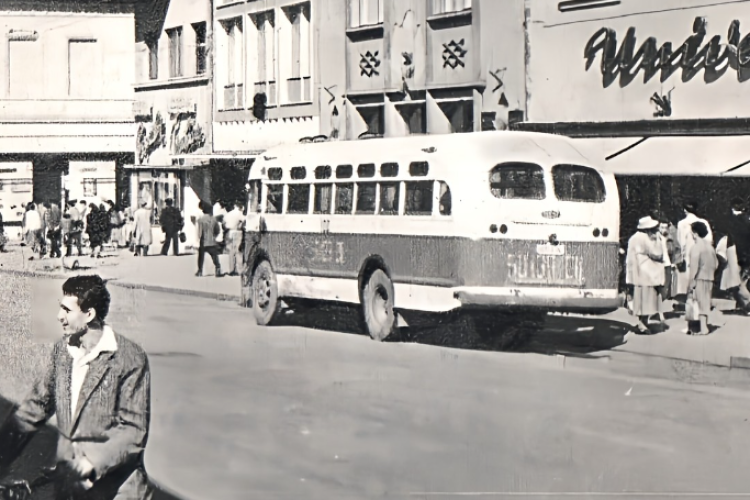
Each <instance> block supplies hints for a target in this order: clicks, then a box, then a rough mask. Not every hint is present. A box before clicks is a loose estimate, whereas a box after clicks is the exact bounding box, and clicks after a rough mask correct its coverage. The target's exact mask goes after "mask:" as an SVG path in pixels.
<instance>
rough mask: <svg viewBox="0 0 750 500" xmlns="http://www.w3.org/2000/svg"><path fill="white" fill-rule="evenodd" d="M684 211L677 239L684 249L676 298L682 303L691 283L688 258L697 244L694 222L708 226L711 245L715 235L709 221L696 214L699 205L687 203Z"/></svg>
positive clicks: (678, 226)
mask: <svg viewBox="0 0 750 500" xmlns="http://www.w3.org/2000/svg"><path fill="white" fill-rule="evenodd" d="M682 210H683V213H684V214H685V217H684V218H683V219H682V220H681V221H680V222H678V223H677V238H678V242H679V244H680V248H681V249H682V264H681V266H679V267H678V268H677V270H678V273H679V274H678V278H677V294H676V297H679V299H680V301H681V302H683V303H684V302H685V299H686V296H687V289H688V282H689V281H690V271H689V267H690V263H689V262H688V260H689V259H688V257H689V255H690V250H691V249H692V248H693V245H694V244H695V240H694V238H693V230H692V224H693V222H702V223H703V225H704V226H706V230H707V231H708V233H707V234H706V237H705V240H706V241H707V242H708V244H709V245H713V233H712V232H711V226H710V225H709V223H708V221H706V220H705V219H702V218H700V217H698V216H697V215H696V212H697V211H698V204H697V203H696V202H692V201H691V202H688V203H686V204H685V205H684V206H683V208H682Z"/></svg>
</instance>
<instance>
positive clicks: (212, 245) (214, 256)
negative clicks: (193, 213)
mask: <svg viewBox="0 0 750 500" xmlns="http://www.w3.org/2000/svg"><path fill="white" fill-rule="evenodd" d="M200 208H201V210H203V215H202V216H201V217H200V219H198V220H197V221H196V223H195V224H196V226H197V230H198V231H197V232H198V241H199V243H198V272H196V273H195V275H196V276H203V260H204V259H205V258H206V254H209V255H210V256H211V260H212V261H213V263H214V267H215V268H216V277H217V278H221V277H222V276H223V275H222V274H221V264H220V263H219V254H220V253H221V249H220V247H219V245H218V243H217V242H216V237H217V236H218V235H219V232H220V231H221V225H220V224H219V222H218V221H217V220H216V219H215V218H214V216H213V215H211V206H210V205H208V204H206V203H204V202H201V203H200Z"/></svg>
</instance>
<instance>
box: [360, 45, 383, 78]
mask: <svg viewBox="0 0 750 500" xmlns="http://www.w3.org/2000/svg"><path fill="white" fill-rule="evenodd" d="M379 54H380V51H379V50H376V51H375V52H370V51H369V50H368V51H367V52H365V53H364V54H360V60H359V69H360V76H366V77H367V78H372V77H373V76H377V75H379V74H380V72H379V71H378V68H379V67H380V59H379V58H378V55H379Z"/></svg>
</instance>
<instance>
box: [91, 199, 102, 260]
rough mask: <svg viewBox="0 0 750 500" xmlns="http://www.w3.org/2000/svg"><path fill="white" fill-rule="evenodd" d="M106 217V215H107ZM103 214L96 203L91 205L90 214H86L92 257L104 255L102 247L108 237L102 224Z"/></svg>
mask: <svg viewBox="0 0 750 500" xmlns="http://www.w3.org/2000/svg"><path fill="white" fill-rule="evenodd" d="M105 215H106V214H105ZM102 222H103V221H102V212H101V209H100V208H99V207H97V206H96V205H95V204H94V203H91V204H90V205H89V213H88V214H86V234H88V235H89V245H90V246H91V255H92V256H95V257H96V258H99V257H101V255H102V245H103V244H104V238H105V237H106V227H105V226H104V225H103V224H102Z"/></svg>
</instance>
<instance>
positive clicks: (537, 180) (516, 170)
mask: <svg viewBox="0 0 750 500" xmlns="http://www.w3.org/2000/svg"><path fill="white" fill-rule="evenodd" d="M490 190H491V191H492V194H493V196H495V197H496V198H502V199H522V200H543V199H544V198H545V197H546V195H547V193H546V189H545V186H544V170H542V167H540V166H539V165H535V164H533V163H501V164H499V165H497V166H496V167H495V168H493V169H492V171H490Z"/></svg>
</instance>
